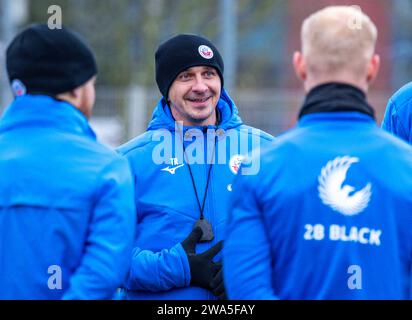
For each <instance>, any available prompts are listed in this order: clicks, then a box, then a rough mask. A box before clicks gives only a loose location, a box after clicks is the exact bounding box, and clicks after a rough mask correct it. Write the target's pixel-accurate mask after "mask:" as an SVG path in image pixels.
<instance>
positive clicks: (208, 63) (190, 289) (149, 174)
mask: <svg viewBox="0 0 412 320" xmlns="http://www.w3.org/2000/svg"><path fill="white" fill-rule="evenodd" d="M155 62H156V82H157V85H158V87H159V90H160V92H161V94H162V96H163V97H162V98H161V99H160V102H159V104H158V105H157V107H156V109H155V111H154V114H153V119H152V121H151V123H150V125H149V128H148V130H147V132H146V133H145V134H143V135H141V136H139V137H137V138H136V139H134V140H132V141H130V142H129V143H127V144H126V145H124V146H122V147H120V148H119V151H120V153H122V154H124V155H125V156H126V157H127V158H128V160H129V162H130V165H131V167H132V172H133V175H134V177H135V181H136V194H135V201H136V210H137V215H138V217H137V218H138V224H137V228H138V232H137V233H136V234H137V238H136V239H135V248H134V249H133V256H132V257H131V258H132V262H131V265H132V267H131V269H130V272H129V277H128V280H127V281H126V283H125V285H124V287H125V290H123V293H124V297H125V298H126V299H155V300H157V299H167V300H173V299H203V300H207V299H225V298H226V293H225V288H224V283H223V277H222V261H221V258H220V255H221V254H220V250H221V248H222V240H223V239H224V230H225V225H226V219H227V212H228V209H229V207H230V204H229V200H230V194H231V192H232V188H231V183H232V181H233V179H234V177H235V175H236V174H237V172H238V171H239V165H240V162H241V160H242V159H243V157H244V156H246V155H247V154H248V153H249V152H251V151H252V148H256V149H258V148H260V146H263V145H264V144H268V143H269V142H270V141H271V140H272V137H271V136H270V135H268V134H266V133H264V132H262V131H260V130H257V129H254V128H251V127H248V126H246V125H244V124H243V123H242V120H241V119H240V117H239V116H238V110H237V107H236V105H235V103H234V102H233V101H232V99H231V98H230V97H229V95H228V94H227V93H226V91H225V90H224V88H223V84H224V78H223V71H224V64H223V59H222V57H221V55H220V53H219V51H218V50H217V48H216V47H215V46H214V45H213V43H211V42H210V41H209V40H208V39H205V38H204V37H201V36H197V35H188V34H182V35H178V36H176V37H173V38H171V39H169V40H168V41H166V42H165V43H163V44H162V45H160V47H159V48H158V50H157V52H156V54H155ZM159 141H160V143H159ZM250 141H252V142H251V143H250ZM217 158H218V159H219V160H218V161H215V160H216V159H217ZM244 171H245V172H243V171H242V170H240V171H239V173H240V174H247V173H246V171H247V170H244Z"/></svg>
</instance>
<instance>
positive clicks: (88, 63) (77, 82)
mask: <svg viewBox="0 0 412 320" xmlns="http://www.w3.org/2000/svg"><path fill="white" fill-rule="evenodd" d="M6 64H7V73H8V75H9V81H10V83H11V85H12V89H13V91H14V94H15V95H22V94H25V93H31V94H47V95H52V96H53V95H56V94H59V93H63V92H67V91H70V90H73V89H75V88H77V87H79V86H81V85H82V84H84V83H85V82H87V81H88V80H90V79H91V78H92V77H93V76H94V75H96V74H97V65H96V60H95V58H94V56H93V53H92V51H91V50H90V48H89V47H88V46H87V44H86V43H85V42H84V41H83V40H82V39H81V38H80V36H78V35H77V34H75V33H74V32H73V31H70V30H69V29H67V28H62V29H53V30H52V29H49V28H48V26H47V25H46V24H34V25H31V26H29V27H28V28H26V29H25V30H23V31H22V32H21V33H20V34H18V35H17V36H16V37H15V38H14V40H13V41H12V42H11V44H10V45H9V47H8V48H7V54H6Z"/></svg>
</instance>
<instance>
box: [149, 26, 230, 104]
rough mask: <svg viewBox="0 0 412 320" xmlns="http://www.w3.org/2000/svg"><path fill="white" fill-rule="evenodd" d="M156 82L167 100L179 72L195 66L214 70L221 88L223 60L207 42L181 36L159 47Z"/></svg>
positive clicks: (201, 39)
mask: <svg viewBox="0 0 412 320" xmlns="http://www.w3.org/2000/svg"><path fill="white" fill-rule="evenodd" d="M155 60H156V82H157V86H158V87H159V90H160V92H161V93H162V95H163V97H165V99H167V96H168V93H169V89H170V86H171V85H172V83H173V81H174V80H175V79H176V77H177V76H178V75H179V73H180V72H182V71H184V70H186V69H189V68H191V67H195V66H210V67H214V68H216V70H217V72H218V74H219V77H220V80H221V82H222V87H223V70H224V64H223V59H222V57H221V55H220V53H219V51H218V50H217V49H216V47H215V46H214V45H213V43H211V42H210V41H209V40H207V39H205V38H203V37H200V36H196V35H189V34H181V35H178V36H176V37H173V38H171V39H169V40H168V41H166V42H164V43H163V44H161V45H160V47H159V48H158V49H157V51H156V54H155Z"/></svg>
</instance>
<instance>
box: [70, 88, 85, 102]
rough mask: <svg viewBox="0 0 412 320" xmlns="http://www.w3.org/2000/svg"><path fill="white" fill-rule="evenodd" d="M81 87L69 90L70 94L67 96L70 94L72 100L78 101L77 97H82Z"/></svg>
mask: <svg viewBox="0 0 412 320" xmlns="http://www.w3.org/2000/svg"><path fill="white" fill-rule="evenodd" d="M82 88H83V87H82V86H80V87H77V88H75V89H73V90H71V91H70V92H69V94H70V96H71V97H72V98H73V99H75V100H76V99H78V98H79V97H81V96H82Z"/></svg>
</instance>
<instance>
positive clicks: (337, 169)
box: [318, 156, 372, 216]
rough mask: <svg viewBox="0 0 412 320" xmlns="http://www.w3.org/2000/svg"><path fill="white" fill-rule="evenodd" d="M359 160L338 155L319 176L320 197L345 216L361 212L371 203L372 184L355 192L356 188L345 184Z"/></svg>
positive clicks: (324, 202)
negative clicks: (348, 174) (348, 173)
mask: <svg viewBox="0 0 412 320" xmlns="http://www.w3.org/2000/svg"><path fill="white" fill-rule="evenodd" d="M357 162H359V159H358V158H355V157H349V156H345V157H337V158H336V159H334V160H331V161H329V162H328V163H327V164H326V166H324V167H323V168H322V170H321V174H320V175H319V177H318V182H319V187H318V191H319V197H320V199H321V200H322V202H323V204H325V205H327V206H329V207H330V208H332V209H333V210H334V211H337V212H339V213H341V214H343V215H345V216H354V215H357V214H359V213H361V212H362V211H363V210H365V209H366V207H367V206H368V204H369V201H370V199H371V195H372V185H371V184H370V183H367V184H366V186H365V187H364V188H363V189H361V190H359V191H356V192H355V188H354V187H352V186H350V185H347V184H345V185H344V182H345V180H346V175H347V172H348V170H349V168H350V166H351V165H352V164H354V163H357Z"/></svg>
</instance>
